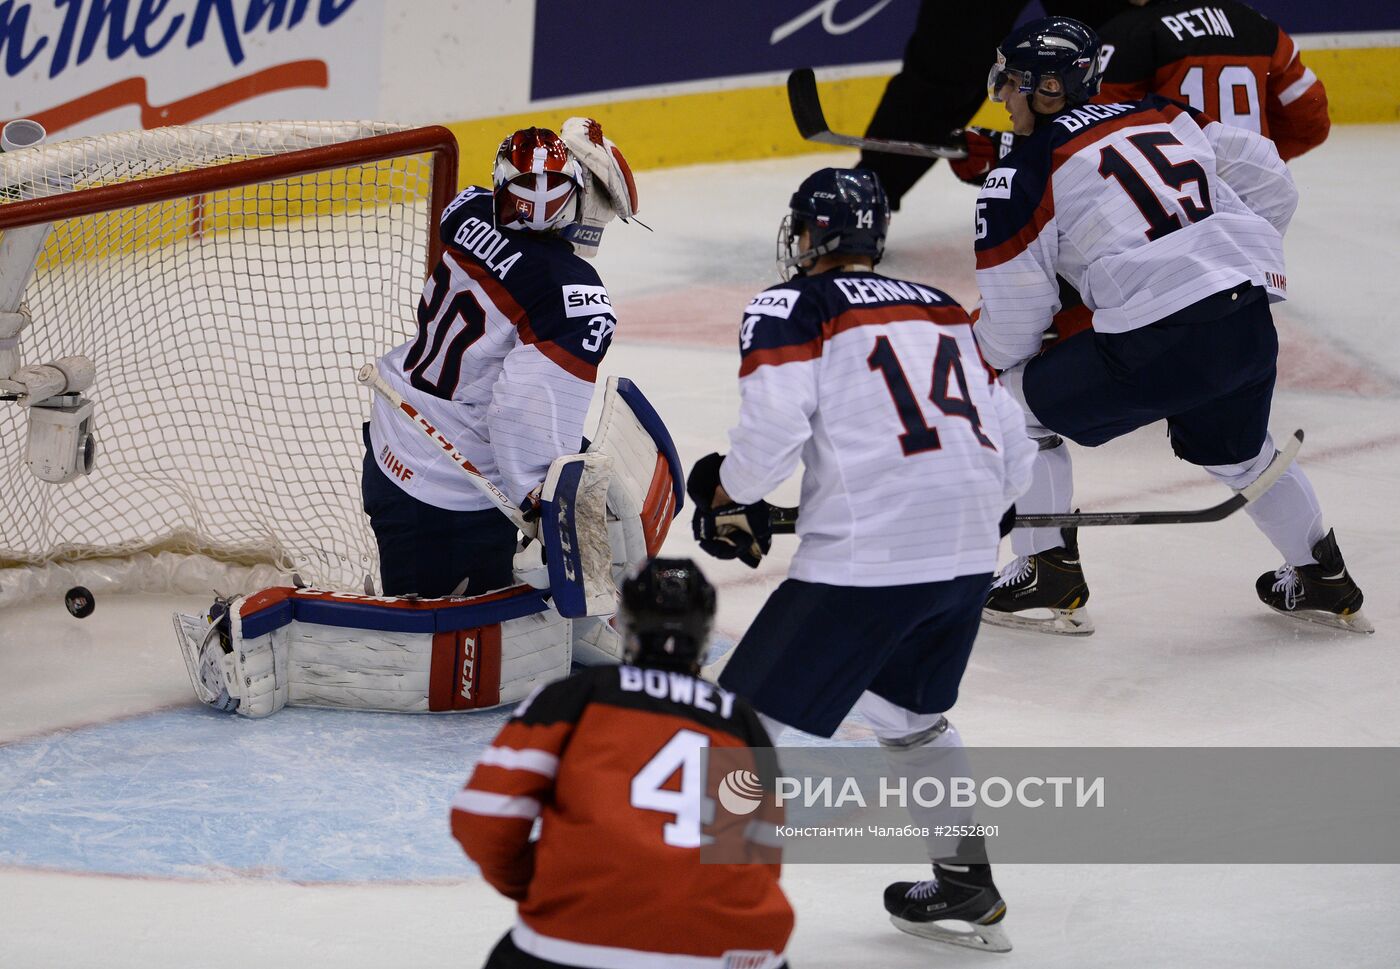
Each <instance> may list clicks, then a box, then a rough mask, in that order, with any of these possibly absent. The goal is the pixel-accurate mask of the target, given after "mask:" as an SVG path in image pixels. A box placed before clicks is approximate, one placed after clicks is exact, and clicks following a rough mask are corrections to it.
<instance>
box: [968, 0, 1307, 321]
mask: <svg viewBox="0 0 1400 969" xmlns="http://www.w3.org/2000/svg"><path fill="white" fill-rule="evenodd" d="M1098 33H1099V38H1100V40H1101V42H1102V45H1103V46H1102V50H1103V53H1102V54H1101V55H1100V63H1101V65H1102V69H1103V86H1102V88H1101V89H1100V90H1099V93H1098V94H1097V95H1096V96H1095V97H1094V99H1093V100H1094V101H1095V102H1096V103H1099V104H1113V103H1116V102H1129V101H1139V100H1141V99H1142V98H1145V97H1146V96H1147V95H1149V94H1160V95H1161V96H1163V97H1167V98H1172V99H1173V100H1176V101H1181V102H1183V103H1185V104H1189V105H1191V107H1193V108H1195V109H1196V110H1198V111H1203V112H1205V113H1206V114H1208V115H1210V116H1211V117H1213V118H1215V119H1216V120H1217V121H1220V122H1222V123H1223V124H1227V125H1235V126H1238V127H1241V128H1247V129H1248V130H1250V131H1253V132H1257V133H1258V134H1262V135H1264V136H1265V137H1266V138H1270V139H1272V140H1273V142H1274V145H1275V146H1276V147H1277V148H1278V153H1279V157H1281V158H1282V159H1284V160H1285V161H1287V160H1288V159H1290V158H1296V157H1297V156H1299V155H1301V154H1303V153H1304V152H1306V151H1310V150H1311V149H1313V148H1316V147H1317V146H1318V145H1320V144H1322V142H1323V141H1325V140H1326V138H1327V133H1328V131H1329V130H1330V128H1331V120H1330V119H1329V117H1328V114H1327V91H1326V90H1325V89H1324V88H1323V86H1322V82H1321V81H1320V80H1318V77H1317V75H1316V74H1314V73H1313V72H1312V70H1310V69H1309V68H1308V67H1307V66H1306V65H1304V64H1303V60H1302V57H1301V55H1300V54H1299V52H1298V45H1297V44H1295V43H1294V42H1293V38H1291V37H1289V36H1288V34H1287V33H1286V32H1285V31H1284V30H1283V28H1282V27H1279V26H1278V25H1277V24H1275V23H1274V22H1273V21H1271V20H1269V18H1267V17H1265V16H1264V15H1263V14H1261V13H1260V12H1259V11H1257V10H1255V9H1254V8H1253V7H1250V6H1247V5H1245V4H1243V3H1240V2H1239V0H1218V2H1217V3H1215V4H1212V5H1211V6H1206V7H1203V6H1201V5H1200V4H1199V3H1198V2H1196V0H1127V2H1126V3H1125V4H1124V9H1123V10H1122V11H1121V12H1120V13H1118V14H1117V15H1115V16H1113V17H1111V18H1109V19H1107V20H1106V21H1105V22H1104V23H1103V25H1102V26H1101V27H1099V30H1098ZM964 141H965V142H966V146H967V149H968V157H967V158H964V159H960V160H957V161H952V162H949V165H950V167H951V168H952V170H953V173H954V174H955V175H957V176H958V177H959V178H961V179H962V180H963V181H965V182H971V183H973V184H976V185H980V184H981V183H982V179H983V178H984V177H985V176H986V174H987V172H988V171H990V170H991V169H992V168H994V167H996V165H997V162H998V160H999V159H1001V158H1004V157H1006V155H1007V154H1009V153H1010V151H1011V149H1012V148H1013V147H1014V145H1015V143H1016V141H1017V136H1016V135H1015V134H1014V133H1013V132H1009V131H992V130H990V129H986V128H971V129H969V130H968V131H967V132H966V133H965V135H964ZM1061 322H1062V321H1057V324H1059V323H1061ZM1058 328H1059V329H1061V331H1062V335H1070V334H1071V333H1074V332H1078V329H1079V328H1080V327H1073V326H1072V327H1070V328H1069V329H1068V330H1066V329H1065V328H1064V327H1062V326H1061V327H1058Z"/></svg>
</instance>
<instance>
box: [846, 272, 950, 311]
mask: <svg viewBox="0 0 1400 969" xmlns="http://www.w3.org/2000/svg"><path fill="white" fill-rule="evenodd" d="M832 282H833V283H835V284H836V288H837V289H839V290H840V291H841V295H842V296H844V297H846V301H847V302H848V303H850V304H851V305H853V306H865V305H867V304H869V303H946V302H948V298H947V297H946V296H944V295H943V294H942V293H940V292H938V291H937V290H933V289H929V288H928V287H927V286H920V285H919V284H918V283H906V282H904V281H903V280H900V279H876V278H873V277H866V278H853V279H842V278H841V277H839V276H837V277H835V278H834V279H832Z"/></svg>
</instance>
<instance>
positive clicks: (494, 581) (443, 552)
mask: <svg viewBox="0 0 1400 969" xmlns="http://www.w3.org/2000/svg"><path fill="white" fill-rule="evenodd" d="M365 426H366V430H365V464H364V472H363V474H362V476H361V478H360V485H361V489H362V491H363V493H364V505H365V514H367V515H369V522H370V525H371V527H373V529H374V537H375V541H376V542H377V543H378V545H379V577H380V582H381V584H382V585H383V594H384V595H388V596H403V595H419V596H423V597H424V598H429V599H431V598H436V597H437V596H445V595H451V594H452V592H453V590H454V589H456V588H457V586H458V585H459V584H460V583H461V581H462V580H463V579H467V580H468V582H467V588H466V593H467V594H468V595H478V594H480V593H482V592H489V591H490V590H492V589H502V588H505V587H506V586H509V585H513V584H514V583H515V578H514V574H513V572H512V570H511V559H512V558H513V557H514V556H515V543H516V537H517V533H516V528H515V523H514V522H512V521H511V520H510V519H509V518H507V517H506V516H505V515H502V514H501V513H500V512H499V511H497V510H496V509H494V508H487V509H485V510H484V511H451V510H449V509H446V508H438V507H437V506H435V505H430V504H428V503H427V502H423V501H419V500H418V499H417V498H414V497H413V496H412V495H410V494H408V493H407V492H406V491H404V490H403V489H402V488H400V487H399V486H398V485H396V484H394V482H393V481H391V480H389V477H388V476H387V475H386V474H384V472H383V470H382V469H381V468H380V467H379V463H378V462H377V461H375V460H374V454H373V452H372V450H371V449H370V447H369V431H368V426H369V425H365Z"/></svg>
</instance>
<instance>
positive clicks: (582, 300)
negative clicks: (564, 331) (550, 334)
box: [564, 286, 612, 316]
mask: <svg viewBox="0 0 1400 969" xmlns="http://www.w3.org/2000/svg"><path fill="white" fill-rule="evenodd" d="M611 312H612V300H610V299H608V291H607V290H606V289H604V288H603V287H602V286H565V287H564V313H565V314H566V315H567V316H593V315H594V314H595V313H611Z"/></svg>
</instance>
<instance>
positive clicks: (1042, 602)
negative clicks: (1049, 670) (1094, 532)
mask: <svg viewBox="0 0 1400 969" xmlns="http://www.w3.org/2000/svg"><path fill="white" fill-rule="evenodd" d="M1060 534H1061V535H1062V536H1063V537H1064V540H1065V544H1064V545H1062V546H1060V547H1058V548H1048V549H1046V550H1045V551H1043V552H1036V553H1035V554H1034V555H1022V556H1021V557H1020V558H1017V559H1015V560H1013V561H1011V562H1008V563H1007V565H1006V567H1005V568H1003V569H1002V570H1001V571H1000V572H998V573H997V577H996V581H995V582H993V583H992V590H991V592H990V593H988V594H987V604H986V605H985V606H983V608H982V621H983V622H985V623H989V624H990V625H993V626H1010V627H1012V628H1014V629H1034V630H1036V631H1037V632H1044V633H1055V634H1057V635H1061V636H1087V635H1089V634H1090V633H1092V632H1093V631H1094V620H1093V619H1091V618H1090V617H1089V613H1088V611H1087V610H1086V609H1085V608H1084V604H1085V603H1087V602H1088V601H1089V586H1088V585H1086V584H1085V582H1084V569H1083V568H1082V567H1081V566H1080V564H1079V536H1078V529H1074V528H1065V529H1061V531H1060Z"/></svg>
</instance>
